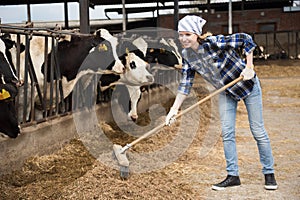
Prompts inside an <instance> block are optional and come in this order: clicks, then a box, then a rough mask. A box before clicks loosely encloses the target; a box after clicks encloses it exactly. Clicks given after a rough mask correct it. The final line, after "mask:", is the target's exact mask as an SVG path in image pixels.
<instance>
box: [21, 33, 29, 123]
mask: <svg viewBox="0 0 300 200" xmlns="http://www.w3.org/2000/svg"><path fill="white" fill-rule="evenodd" d="M25 44H26V45H25V63H24V65H25V66H24V88H23V89H24V99H23V105H24V109H23V119H22V122H23V123H26V121H27V109H26V108H27V107H28V105H27V104H28V103H27V96H28V63H29V59H28V57H29V49H30V40H29V36H28V35H25Z"/></svg>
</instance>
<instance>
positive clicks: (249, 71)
mask: <svg viewBox="0 0 300 200" xmlns="http://www.w3.org/2000/svg"><path fill="white" fill-rule="evenodd" d="M254 75H255V72H254V70H253V66H252V67H251V66H250V67H248V66H247V67H246V68H245V69H243V71H242V73H241V76H243V81H247V80H250V79H252V78H253V77H254Z"/></svg>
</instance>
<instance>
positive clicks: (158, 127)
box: [127, 76, 243, 148]
mask: <svg viewBox="0 0 300 200" xmlns="http://www.w3.org/2000/svg"><path fill="white" fill-rule="evenodd" d="M241 80H243V76H240V77H239V78H237V79H235V80H233V81H231V82H230V83H228V84H226V85H224V86H223V87H221V88H220V89H218V90H216V91H214V92H213V93H211V94H210V95H208V96H207V97H205V98H203V99H201V100H200V101H198V102H197V103H195V104H193V105H192V106H190V107H188V108H187V109H185V110H183V111H181V112H180V113H178V114H177V115H176V116H175V119H177V118H178V117H180V116H181V115H184V114H186V113H188V112H190V111H191V110H193V109H194V108H195V107H196V106H198V105H200V104H202V103H203V102H205V101H207V100H209V99H211V98H212V97H214V96H216V95H217V94H220V93H221V92H223V91H224V90H226V89H227V88H229V87H231V86H233V85H234V84H236V83H237V82H239V81H241ZM164 126H165V122H164V123H162V124H160V125H159V126H157V127H155V128H154V129H152V130H150V131H148V132H147V133H145V134H144V135H142V136H141V137H139V138H137V139H136V140H134V141H132V142H131V143H130V144H127V147H128V148H130V147H131V146H133V145H135V144H136V143H138V142H140V141H141V140H143V139H145V138H147V137H149V136H150V135H152V134H154V133H156V132H157V131H159V130H160V129H161V128H163V127H164Z"/></svg>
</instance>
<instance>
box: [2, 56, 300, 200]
mask: <svg viewBox="0 0 300 200" xmlns="http://www.w3.org/2000/svg"><path fill="white" fill-rule="evenodd" d="M256 72H257V74H258V76H259V77H260V80H261V85H262V89H263V103H264V120H265V126H266V129H267V131H268V134H269V137H270V140H271V145H272V149H273V155H274V159H275V171H276V172H275V173H276V178H277V182H278V185H279V188H278V190H276V191H266V190H265V189H264V187H263V186H264V177H263V175H262V173H261V165H260V162H259V158H258V151H257V147H256V143H255V141H254V139H253V138H252V136H251V133H250V131H249V126H248V123H247V112H246V110H245V107H244V105H243V103H240V104H239V106H238V115H237V124H236V125H237V130H236V132H237V148H238V155H239V167H240V178H241V182H242V185H241V186H240V187H234V188H228V189H226V190H224V191H213V190H212V189H211V185H212V184H215V183H217V182H219V181H221V180H223V179H224V178H225V176H226V171H225V161H224V155H223V146H222V141H221V137H220V129H219V128H220V127H219V124H216V123H215V122H213V123H212V121H210V119H213V120H217V117H214V116H213V111H211V109H208V108H211V107H212V104H213V101H208V102H206V103H205V104H202V105H201V106H200V113H202V114H201V120H202V121H201V123H200V124H199V128H198V129H197V132H196V134H195V135H193V138H192V142H191V144H189V145H188V148H187V149H186V150H185V151H184V152H183V153H182V154H181V155H180V156H178V158H177V159H175V160H174V161H173V162H171V163H169V164H167V165H165V166H163V167H161V168H159V169H156V170H153V171H149V172H144V173H130V176H129V178H128V179H127V180H122V179H121V178H120V176H119V170H118V169H115V168H111V167H109V166H107V165H105V164H103V162H101V161H99V159H95V158H94V157H93V156H92V155H91V154H90V152H89V151H88V150H87V148H86V146H84V145H83V143H82V142H81V141H80V140H77V139H74V140H72V141H71V142H70V143H69V144H66V145H65V146H64V147H63V148H62V149H60V150H59V151H57V152H55V153H54V154H51V155H45V156H40V157H32V158H29V159H28V160H27V161H26V162H25V163H24V166H23V168H22V170H20V171H14V172H13V173H11V174H7V175H3V176H2V177H0V191H1V192H0V199H3V200H15V199H33V200H38V199H51V200H52V199H55V200H57V199H61V200H63V199H82V200H83V199H87V200H90V199H101V200H102V199H103V200H105V199H109V200H111V199H134V200H137V199H138V200H140V199H172V200H173V199H193V200H202V199H205V200H209V199H255V200H256V199H278V200H282V199H288V200H293V199H300V189H299V188H300V172H299V170H300V139H299V133H300V121H299V119H300V101H299V100H300V61H299V60H296V61H295V60H293V61H286V60H281V61H260V62H256ZM200 85H201V84H199V85H197V84H195V91H197V92H198V96H199V97H201V96H205V95H207V94H208V93H209V92H208V91H207V90H203V88H201V87H200ZM144 118H145V119H144ZM144 118H143V114H140V118H139V120H140V121H138V123H141V124H142V123H143V122H142V121H143V120H145V121H147V120H146V115H145V117H144ZM179 123H180V119H179V120H178V121H177V122H176V123H175V124H174V125H173V126H171V127H165V128H164V129H163V130H162V131H160V132H159V133H157V134H156V135H154V136H152V137H150V138H148V139H146V140H144V141H142V142H141V143H139V144H137V145H136V146H134V147H133V148H132V149H130V150H129V152H128V153H130V152H147V151H155V150H156V149H159V148H161V147H163V146H164V145H166V144H167V143H169V141H170V140H171V139H172V138H174V137H175V135H176V133H175V132H176V131H177V130H178V126H179V125H178V124H179ZM101 126H102V128H103V130H105V134H106V135H108V136H109V138H111V139H112V140H113V142H114V143H121V144H125V143H127V142H130V141H132V140H133V139H134V138H133V137H132V136H128V135H124V133H122V131H121V130H120V129H119V128H118V127H117V126H116V125H115V124H113V123H105V122H101ZM181 126H182V125H181ZM184 129H185V130H186V132H189V128H188V126H187V127H184ZM182 142H183V143H184V142H185V140H182ZM169 156H171V155H169ZM131 158H132V157H129V158H128V159H130V160H131V162H132V163H133V164H135V165H137V164H138V163H134V162H142V161H141V160H140V161H139V160H133V161H132V159H131ZM153 160H154V159H153ZM150 161H151V158H150ZM150 161H149V160H147V161H146V162H148V163H143V164H144V165H147V164H149V165H151V163H150ZM153 162H154V161H153Z"/></svg>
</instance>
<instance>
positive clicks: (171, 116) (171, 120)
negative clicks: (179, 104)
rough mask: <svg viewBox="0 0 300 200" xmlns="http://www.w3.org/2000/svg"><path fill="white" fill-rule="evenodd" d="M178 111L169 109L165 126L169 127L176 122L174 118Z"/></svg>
mask: <svg viewBox="0 0 300 200" xmlns="http://www.w3.org/2000/svg"><path fill="white" fill-rule="evenodd" d="M177 113H178V110H177V109H174V108H173V107H171V109H170V111H169V113H168V115H167V116H166V126H170V125H171V124H173V123H174V122H175V121H176V118H175V116H176V115H177Z"/></svg>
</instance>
